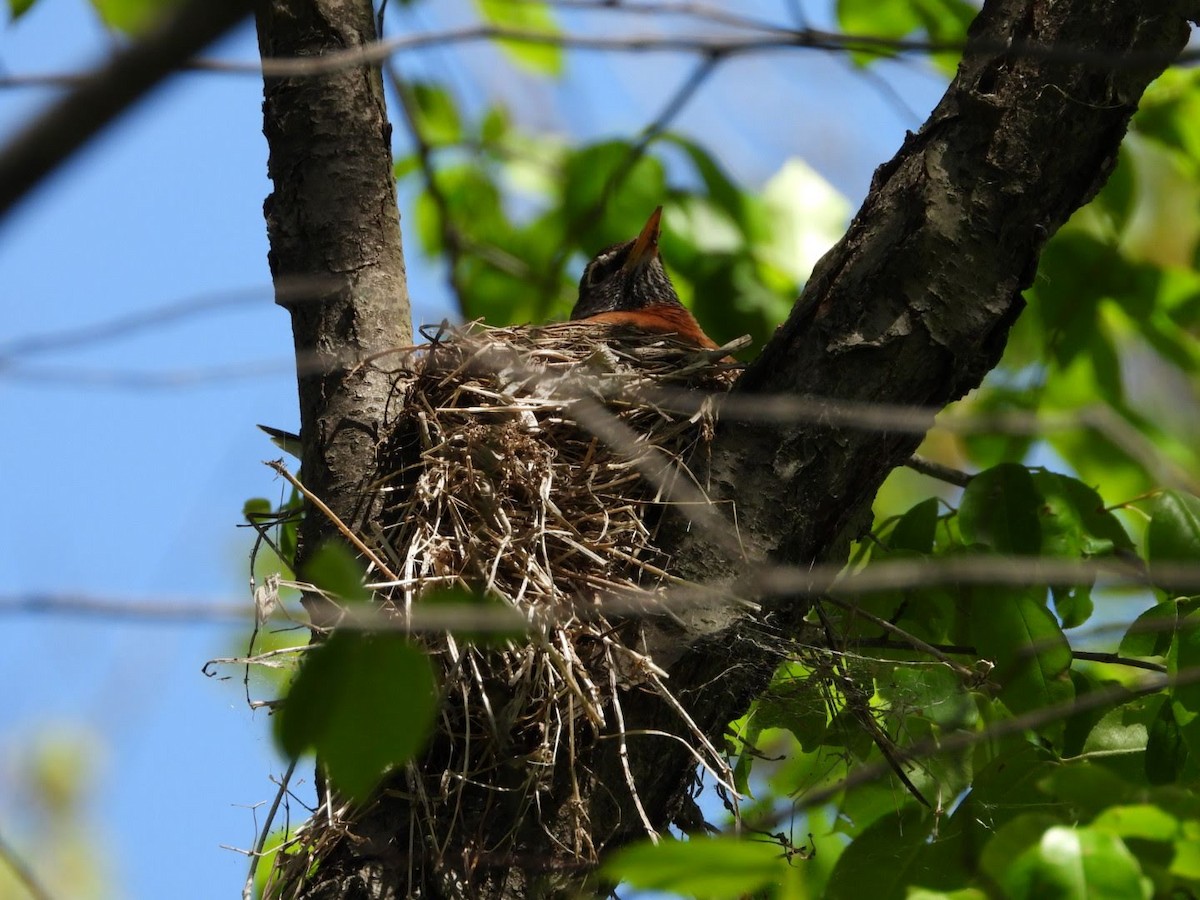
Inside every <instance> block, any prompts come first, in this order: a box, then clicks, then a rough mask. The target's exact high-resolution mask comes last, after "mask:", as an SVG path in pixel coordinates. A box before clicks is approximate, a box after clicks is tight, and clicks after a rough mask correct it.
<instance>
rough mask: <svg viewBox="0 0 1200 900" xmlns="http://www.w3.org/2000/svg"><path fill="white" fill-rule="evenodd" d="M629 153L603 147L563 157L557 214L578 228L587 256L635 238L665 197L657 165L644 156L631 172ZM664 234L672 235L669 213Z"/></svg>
mask: <svg viewBox="0 0 1200 900" xmlns="http://www.w3.org/2000/svg"><path fill="white" fill-rule="evenodd" d="M634 149H635V148H634V147H633V146H632V145H631V144H629V143H628V142H626V141H604V142H602V143H599V144H592V145H591V146H589V147H584V148H583V149H581V150H578V151H576V152H574V153H571V154H570V155H569V156H568V157H567V160H566V163H565V167H564V172H563V180H562V192H563V193H562V212H563V215H564V216H565V217H566V220H567V221H568V222H571V223H577V224H578V226H579V229H580V242H581V244H582V245H583V246H584V247H587V248H588V252H589V253H591V252H594V251H595V250H599V249H600V248H601V247H604V246H607V245H608V244H615V243H617V242H618V241H626V240H629V239H630V238H632V237H635V236H636V235H637V233H638V231H640V230H641V227H642V226H643V225H644V224H645V222H646V218H647V217H648V216H649V215H650V213H651V212H653V211H654V207H656V206H659V205H662V203H663V200H664V198H665V197H666V194H667V179H666V173H665V171H664V169H663V166H662V163H661V162H659V161H658V160H657V159H655V158H654V157H651V156H646V155H644V154H643V155H641V156H639V157H638V159H637V161H636V162H634V163H633V165H632V166H630V165H629V160H630V159H631V158H632V156H633V154H634ZM617 187H619V190H616V189H615V188H617ZM663 230H664V232H665V234H664V240H665V238H666V237H667V236H668V235H669V234H670V230H671V211H670V209H668V210H667V211H666V215H665V216H664V218H663Z"/></svg>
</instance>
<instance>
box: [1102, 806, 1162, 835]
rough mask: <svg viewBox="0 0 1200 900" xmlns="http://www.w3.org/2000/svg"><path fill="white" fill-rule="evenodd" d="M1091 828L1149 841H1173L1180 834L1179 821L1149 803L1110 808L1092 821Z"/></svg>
mask: <svg viewBox="0 0 1200 900" xmlns="http://www.w3.org/2000/svg"><path fill="white" fill-rule="evenodd" d="M1091 827H1092V828H1094V829H1096V830H1097V831H1107V832H1110V833H1112V834H1115V835H1117V836H1118V837H1121V838H1142V839H1144V840H1147V841H1173V840H1175V837H1176V836H1177V835H1178V834H1179V820H1178V819H1176V818H1175V817H1174V816H1173V815H1171V814H1170V813H1169V812H1167V811H1166V810H1165V809H1163V808H1162V807H1159V806H1153V805H1151V804H1149V803H1140V804H1134V805H1130V806H1110V807H1109V808H1108V809H1106V810H1104V812H1102V813H1100V815H1098V816H1097V817H1096V818H1095V819H1094V820H1092V823H1091Z"/></svg>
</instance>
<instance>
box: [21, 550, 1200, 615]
mask: <svg viewBox="0 0 1200 900" xmlns="http://www.w3.org/2000/svg"><path fill="white" fill-rule="evenodd" d="M1097 576H1105V577H1107V578H1108V579H1109V581H1108V583H1109V584H1110V585H1111V586H1114V587H1116V586H1133V587H1144V586H1146V585H1147V584H1148V583H1149V582H1148V581H1147V578H1146V576H1145V574H1144V573H1142V572H1140V571H1138V570H1135V569H1133V568H1132V567H1131V566H1129V564H1127V563H1123V562H1122V561H1121V560H1117V559H1108V560H1089V561H1079V562H1072V561H1068V560H1057V561H1056V560H1047V559H1043V558H1038V557H1032V558H1031V557H1024V556H991V555H988V556H978V557H968V558H959V559H947V560H892V561H887V562H878V563H872V564H871V565H870V566H868V567H867V568H866V569H864V570H862V571H860V572H856V573H853V574H850V575H846V574H845V573H844V568H843V567H842V566H839V565H837V564H828V565H819V566H813V567H812V568H801V567H798V566H783V565H776V566H770V567H769V568H767V569H765V570H764V571H763V574H762V576H761V577H760V578H759V579H758V581H757V583H756V585H755V587H756V592H757V593H759V594H761V595H763V596H776V595H778V596H782V595H797V596H805V597H808V596H817V597H822V596H829V595H835V594H836V595H841V594H867V593H873V592H878V591H889V590H913V589H918V588H923V587H939V586H943V585H956V584H972V585H974V584H997V585H1003V586H1006V587H1033V586H1043V585H1048V584H1065V583H1070V582H1074V581H1083V580H1090V579H1092V578H1095V577H1097ZM1154 578H1155V582H1154V583H1155V584H1156V585H1158V586H1163V585H1166V586H1168V587H1169V588H1170V589H1171V590H1176V591H1180V592H1185V591H1195V590H1197V589H1200V565H1197V564H1195V563H1170V564H1166V563H1163V564H1159V565H1156V566H1155V567H1154ZM400 583H401V584H403V583H405V582H400ZM282 584H283V586H285V587H296V588H298V589H300V590H306V589H307V590H312V589H313V587H312V585H309V584H305V583H301V582H283V583H282ZM384 586H385V585H384V584H371V585H368V587H369V589H371V590H375V589H377V588H381V587H384ZM727 594H728V591H727V590H722V591H716V590H714V589H709V588H705V587H703V586H701V585H697V584H685V585H680V586H678V587H677V588H674V589H671V590H669V591H668V592H667V593H666V594H665V595H664V596H660V597H657V598H655V600H654V602H653V604H652V605H648V604H647V598H646V596H645V595H644V594H640V593H638V594H634V593H632V592H631V593H628V594H624V595H621V594H614V595H612V596H610V597H607V598H605V599H604V600H603V601H601V602H600V603H599V604H598V605H596V606H595V607H591V608H590V609H588V610H585V609H579V608H572V609H571V610H569V611H568V613H567V614H568V615H570V616H579V615H583V614H587V613H589V612H590V611H594V612H595V613H598V614H606V615H634V614H638V613H651V614H657V613H661V612H663V611H665V610H668V609H686V608H688V606H689V604H693V603H705V604H707V603H709V602H711V599H712V598H713V597H719V596H726V595H727ZM13 613H34V614H51V615H81V616H96V617H101V618H106V619H112V620H114V621H120V620H124V619H134V620H137V621H142V622H161V623H164V624H172V623H179V622H185V623H191V622H205V623H214V624H215V623H220V622H226V621H228V622H241V621H245V619H246V618H247V616H248V615H249V614H250V613H249V611H248V610H247V608H246V605H245V604H244V603H216V602H205V601H202V600H190V599H188V598H180V599H178V600H166V601H161V602H156V601H147V600H130V599H127V598H114V597H92V596H87V595H74V594H24V595H7V596H5V595H0V615H5V614H13ZM475 617H478V618H475ZM556 621H557V619H556V618H555V616H554V614H552V613H546V614H545V616H544V618H539V619H537V620H535V622H536V623H538V624H545V625H553V624H555V622H556ZM343 625H344V627H347V628H376V629H399V630H406V631H446V630H454V629H457V628H470V629H472V630H477V631H514V630H518V629H521V628H526V627H528V624H527V623H526V621H525V619H524V618H521V619H520V620H518V619H517V618H516V617H514V616H513V615H511V614H507V613H503V614H497V615H492V614H491V612H490V611H489V610H488V609H486V608H485V609H478V608H477V607H475V606H467V607H463V608H462V609H459V608H456V607H450V606H447V607H439V608H438V610H436V611H435V610H427V611H418V610H414V611H413V614H412V617H411V618H410V619H409V620H408V621H405V620H404V619H403V618H402V617H401V618H397V617H394V616H391V615H389V616H384V615H383V614H382V613H373V612H372V609H371V608H370V607H362V608H356V609H354V610H353V611H352V612H350V613H348V614H347V618H346V620H345V622H344V623H343Z"/></svg>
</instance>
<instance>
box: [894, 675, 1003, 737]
mask: <svg viewBox="0 0 1200 900" xmlns="http://www.w3.org/2000/svg"><path fill="white" fill-rule="evenodd" d="M879 693H880V695H881V696H882V697H883V698H884V699H886V700H887V701H888V703H889V705H891V706H892V707H893V708H894V709H896V710H899V711H903V712H904V713H905V714H906V715H908V716H920V717H921V718H924V719H928V720H929V721H930V722H933V723H935V724H937V725H939V726H941V727H942V728H946V729H959V728H970V727H972V726H973V725H974V724H975V723H976V721H977V720H978V718H979V713H978V710H977V709H976V707H975V703H974V702H973V701H972V699H971V696H970V694H969V693H968V692H967V690H966V688H964V687H963V684H962V680H961V679H960V678H959V676H958V675H956V674H955V673H954V672H952V671H951V670H950V669H948V668H947V667H945V666H943V665H940V664H939V665H929V666H920V667H918V666H911V667H908V666H905V667H900V668H897V669H896V670H895V671H894V672H893V673H892V678H891V680H890V681H887V682H883V683H881V684H880V685H879Z"/></svg>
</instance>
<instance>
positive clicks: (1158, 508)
mask: <svg viewBox="0 0 1200 900" xmlns="http://www.w3.org/2000/svg"><path fill="white" fill-rule="evenodd" d="M1149 512H1150V516H1151V518H1150V525H1149V527H1148V528H1147V529H1146V558H1147V559H1148V560H1149V562H1150V576H1151V578H1153V579H1154V581H1155V583H1156V584H1164V583H1167V582H1169V579H1161V578H1160V577H1158V576H1157V575H1156V574H1155V567H1156V566H1157V565H1160V564H1163V563H1165V564H1168V565H1169V564H1171V563H1197V562H1200V498H1197V497H1195V496H1193V495H1192V494H1185V493H1184V492H1182V491H1163V492H1162V493H1161V494H1159V495H1158V496H1156V497H1155V498H1154V500H1153V501H1152V502H1151V503H1150V510H1149Z"/></svg>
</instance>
